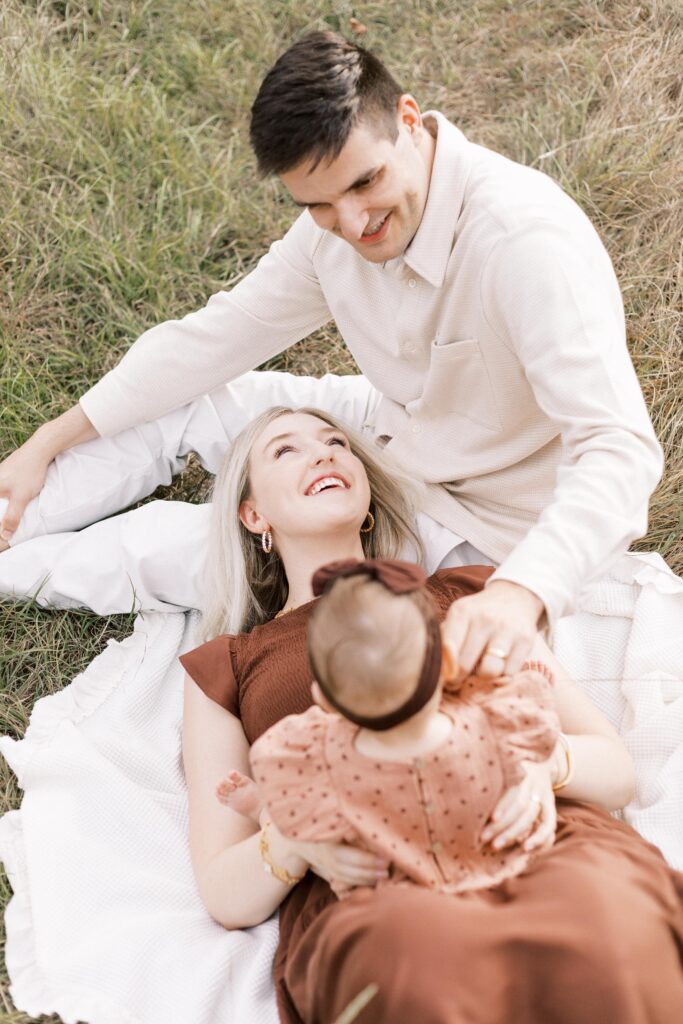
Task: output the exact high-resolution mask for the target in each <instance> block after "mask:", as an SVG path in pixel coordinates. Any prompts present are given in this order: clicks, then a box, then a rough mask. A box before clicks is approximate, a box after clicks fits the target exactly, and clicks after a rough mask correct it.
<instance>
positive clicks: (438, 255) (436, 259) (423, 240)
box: [403, 110, 472, 288]
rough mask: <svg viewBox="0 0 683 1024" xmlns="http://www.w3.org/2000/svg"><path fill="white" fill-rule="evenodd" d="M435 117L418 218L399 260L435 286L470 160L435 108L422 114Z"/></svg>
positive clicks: (466, 148)
mask: <svg viewBox="0 0 683 1024" xmlns="http://www.w3.org/2000/svg"><path fill="white" fill-rule="evenodd" d="M424 117H425V118H432V119H433V120H434V121H436V126H437V134H436V147H435V151H434V162H433V164H432V175H431V179H430V182H429V192H428V193H427V202H426V204H425V208H424V213H423V214H422V220H421V221H420V226H419V227H418V229H417V231H416V233H415V235H414V236H413V239H412V241H411V243H410V245H409V246H408V248H407V249H406V251H405V252H404V253H403V261H404V262H405V263H407V265H408V266H409V267H410V268H411V269H412V270H414V271H415V273H416V274H419V275H420V277H423V278H424V279H425V281H428V282H429V283H430V284H431V285H433V286H434V287H435V288H440V287H441V285H442V284H443V282H444V278H445V276H446V269H447V267H448V261H449V259H450V255H451V251H452V249H453V243H454V241H455V228H456V225H457V222H458V217H459V216H460V211H461V210H462V204H463V200H464V198H465V187H466V185H467V178H468V175H469V172H470V167H471V164H472V156H471V151H470V144H469V142H468V141H467V139H466V138H465V136H464V135H463V133H462V132H461V131H460V129H459V128H456V127H455V125H454V124H451V122H450V121H449V120H448V119H447V118H445V117H444V116H443V114H440V113H439V112H438V111H437V110H430V111H427V112H426V113H425V114H424Z"/></svg>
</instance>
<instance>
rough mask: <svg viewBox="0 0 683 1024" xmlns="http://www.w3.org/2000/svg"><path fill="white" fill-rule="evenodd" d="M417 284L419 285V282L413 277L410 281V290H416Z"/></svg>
mask: <svg viewBox="0 0 683 1024" xmlns="http://www.w3.org/2000/svg"><path fill="white" fill-rule="evenodd" d="M416 284H417V281H416V280H415V278H414V277H411V278H410V280H409V281H408V287H409V288H414V287H415V285H416Z"/></svg>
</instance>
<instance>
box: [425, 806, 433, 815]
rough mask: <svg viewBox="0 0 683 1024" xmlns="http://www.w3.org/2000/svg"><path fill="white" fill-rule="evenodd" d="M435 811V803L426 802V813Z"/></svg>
mask: <svg viewBox="0 0 683 1024" xmlns="http://www.w3.org/2000/svg"><path fill="white" fill-rule="evenodd" d="M433 813H434V804H425V814H433Z"/></svg>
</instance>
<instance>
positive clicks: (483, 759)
mask: <svg viewBox="0 0 683 1024" xmlns="http://www.w3.org/2000/svg"><path fill="white" fill-rule="evenodd" d="M551 678H552V677H551V674H550V672H549V670H548V669H547V668H546V667H545V666H541V665H539V664H538V663H533V664H529V663H527V664H526V665H525V666H524V668H523V670H522V671H520V672H519V673H517V674H516V675H514V676H506V677H502V678H500V679H497V680H484V679H480V678H478V677H475V676H472V677H470V678H469V679H467V680H466V681H465V683H464V684H463V685H462V687H461V688H460V690H459V691H458V692H457V693H455V694H454V693H450V692H448V690H447V689H445V690H444V695H443V699H442V703H441V711H442V712H444V713H445V714H446V715H448V717H449V718H450V719H451V722H452V726H451V730H450V733H449V734H448V736H447V738H446V739H445V740H444V741H443V742H442V743H441V744H440V745H439V746H438V747H437V748H436V749H434V750H433V751H431V752H430V753H428V754H425V755H423V756H422V757H419V758H417V757H416V758H412V759H410V760H406V761H388V760H384V759H378V758H377V757H373V756H367V755H366V754H364V753H361V751H359V750H357V749H356V745H355V740H356V736H357V734H358V732H359V727H358V726H357V725H354V724H353V723H351V722H349V721H347V720H346V719H345V718H342V717H341V716H340V715H336V714H328V713H327V712H325V711H323V710H322V709H321V708H319V707H317V706H314V707H311V708H309V709H308V710H307V711H305V712H304V713H303V714H299V715H288V716H287V717H286V718H283V719H282V720H281V721H279V722H277V723H276V724H275V725H274V726H272V727H271V728H270V729H268V731H267V732H265V733H264V734H263V735H262V736H261V737H260V738H259V739H258V740H256V742H255V743H254V744H253V745H252V747H251V751H250V758H251V765H252V771H253V775H254V778H255V780H256V782H257V783H258V785H259V787H260V789H261V793H262V796H263V799H264V802H265V804H266V805H267V807H268V809H269V811H270V814H271V816H272V819H273V821H274V822H275V824H276V825H277V827H278V828H279V829H280V831H281V832H282V833H283V834H285V835H287V836H289V837H291V838H293V839H297V840H299V841H306V842H334V843H342V842H343V843H349V844H353V845H355V846H361V847H364V848H365V849H368V850H371V851H373V852H374V853H377V854H380V855H383V856H385V857H386V858H387V859H388V860H389V861H391V863H392V868H391V871H390V877H389V878H388V879H380V880H379V883H378V885H379V886H380V887H381V886H386V885H410V884H418V885H423V886H427V887H428V888H430V889H433V890H435V891H440V892H444V893H462V892H467V891H469V890H473V889H482V888H486V887H489V886H493V885H496V884H497V883H499V882H501V881H502V880H503V879H505V878H510V877H512V876H514V875H518V874H520V873H521V872H522V871H523V870H524V869H525V868H526V867H527V865H528V864H529V863H530V861H531V859H532V858H533V857H535V856H538V853H537V852H534V851H531V852H526V851H524V850H522V848H521V846H519V845H517V844H516V845H514V846H512V847H510V848H506V849H503V850H500V851H498V850H494V849H493V847H492V846H491V845H490V844H487V845H484V844H483V843H482V841H481V832H482V830H483V828H484V825H485V823H486V822H487V820H488V818H489V816H490V814H491V812H492V811H493V809H494V808H495V806H496V804H497V803H498V801H499V800H500V798H501V797H502V796H503V794H504V793H505V792H506V791H507V790H508V789H509V788H510V787H512V786H515V785H516V784H517V783H519V782H521V780H522V778H523V776H524V772H523V768H522V764H521V762H522V761H523V760H530V761H543V760H546V759H547V758H548V757H550V755H551V753H552V751H553V749H554V747H555V744H556V742H557V736H558V732H559V729H560V724H559V720H558V717H557V713H556V711H555V709H554V701H553V696H552V682H551ZM333 888H334V891H335V892H336V894H337V896H339V897H340V898H343V897H344V896H346V895H348V894H349V893H350V892H351V891H352V890H351V889H350V888H348V887H346V886H345V885H343V884H341V883H335V884H334V885H333Z"/></svg>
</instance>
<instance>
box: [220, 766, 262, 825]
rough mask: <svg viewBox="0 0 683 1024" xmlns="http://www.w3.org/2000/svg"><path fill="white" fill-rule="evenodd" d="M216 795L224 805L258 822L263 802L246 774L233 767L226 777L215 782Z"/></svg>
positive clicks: (256, 788)
mask: <svg viewBox="0 0 683 1024" xmlns="http://www.w3.org/2000/svg"><path fill="white" fill-rule="evenodd" d="M216 796H217V798H218V800H220V802H221V803H222V804H223V805H224V806H225V807H229V808H230V809H231V810H233V811H237V813H238V814H241V815H242V816H243V817H245V818H251V819H252V821H255V822H256V824H257V825H258V824H259V817H260V814H261V811H262V810H263V809H264V807H265V804H264V803H263V800H262V799H261V793H260V791H259V788H258V786H257V785H256V783H255V782H254V780H253V779H250V778H249V776H248V775H244V773H243V772H240V771H238V770H237V769H236V768H233V770H232V771H231V772H228V776H227V778H225V779H221V781H220V782H219V783H218V784H217V786H216Z"/></svg>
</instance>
